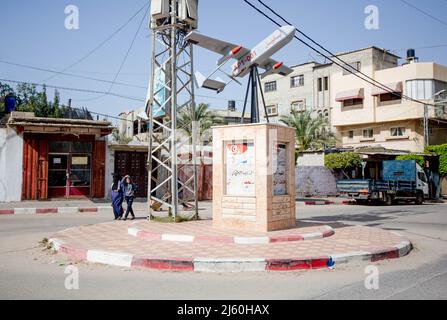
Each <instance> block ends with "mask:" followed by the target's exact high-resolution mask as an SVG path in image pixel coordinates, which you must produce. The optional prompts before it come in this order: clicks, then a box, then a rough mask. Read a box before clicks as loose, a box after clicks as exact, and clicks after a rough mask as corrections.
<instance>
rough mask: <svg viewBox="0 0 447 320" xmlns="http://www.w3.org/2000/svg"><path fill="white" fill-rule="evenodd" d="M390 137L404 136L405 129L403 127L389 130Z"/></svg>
mask: <svg viewBox="0 0 447 320" xmlns="http://www.w3.org/2000/svg"><path fill="white" fill-rule="evenodd" d="M390 131H391V132H390V133H391V136H392V137H404V136H405V128H404V127H397V128H391V130H390Z"/></svg>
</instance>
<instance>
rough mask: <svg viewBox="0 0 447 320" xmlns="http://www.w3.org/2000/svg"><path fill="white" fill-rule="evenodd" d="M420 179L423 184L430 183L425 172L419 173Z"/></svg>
mask: <svg viewBox="0 0 447 320" xmlns="http://www.w3.org/2000/svg"><path fill="white" fill-rule="evenodd" d="M418 178H419V180H421V181H422V182H425V183H428V181H427V176H426V175H425V173H423V172H418Z"/></svg>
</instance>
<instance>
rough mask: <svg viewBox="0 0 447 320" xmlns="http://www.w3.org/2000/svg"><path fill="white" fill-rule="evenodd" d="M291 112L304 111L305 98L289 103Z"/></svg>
mask: <svg viewBox="0 0 447 320" xmlns="http://www.w3.org/2000/svg"><path fill="white" fill-rule="evenodd" d="M291 109H292V110H291V111H292V112H304V111H306V100H298V101H294V102H292V103H291Z"/></svg>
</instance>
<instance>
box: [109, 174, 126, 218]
mask: <svg viewBox="0 0 447 320" xmlns="http://www.w3.org/2000/svg"><path fill="white" fill-rule="evenodd" d="M111 189H112V208H113V214H114V215H115V220H121V218H122V216H123V213H124V209H123V201H124V196H123V186H122V183H121V177H120V176H119V175H116V174H114V175H113V183H112V186H111Z"/></svg>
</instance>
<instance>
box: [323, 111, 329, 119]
mask: <svg viewBox="0 0 447 320" xmlns="http://www.w3.org/2000/svg"><path fill="white" fill-rule="evenodd" d="M324 117H325V118H326V119H329V110H328V109H324Z"/></svg>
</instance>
